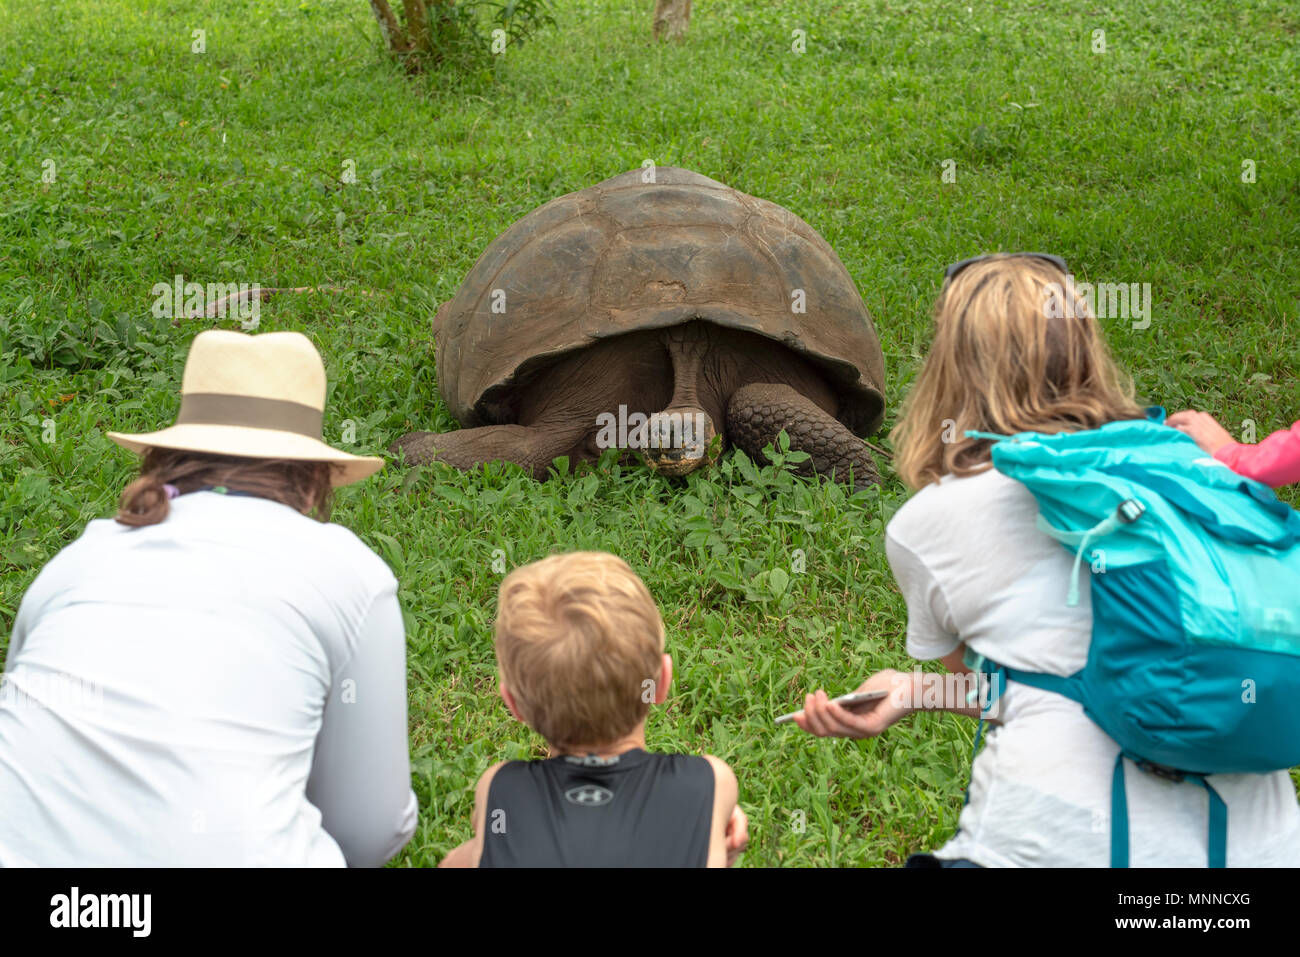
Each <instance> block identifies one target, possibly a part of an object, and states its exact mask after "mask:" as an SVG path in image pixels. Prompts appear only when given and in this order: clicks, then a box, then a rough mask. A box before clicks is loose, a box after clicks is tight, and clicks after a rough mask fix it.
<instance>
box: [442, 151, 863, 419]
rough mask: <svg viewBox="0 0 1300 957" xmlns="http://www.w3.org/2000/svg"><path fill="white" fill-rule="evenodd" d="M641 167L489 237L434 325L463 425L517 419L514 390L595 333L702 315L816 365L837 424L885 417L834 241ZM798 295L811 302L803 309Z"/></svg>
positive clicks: (714, 188) (777, 214)
mask: <svg viewBox="0 0 1300 957" xmlns="http://www.w3.org/2000/svg"><path fill="white" fill-rule="evenodd" d="M643 173H648V171H643V170H641V169H635V170H631V171H629V172H626V173H623V174H621V175H619V176H615V177H613V178H611V179H607V180H605V181H604V182H602V183H598V184H597V185H595V186H591V187H588V188H587V189H583V190H579V191H578V192H575V193H569V194H567V195H565V196H561V197H559V198H557V199H553V200H551V201H550V202H549V203H547V204H546V205H544V206H541V207H540V208H538V209H536V210H534V211H533V212H531V213H529V214H528V215H527V216H525V217H524V218H523V219H521V220H519V221H518V222H517V223H515V224H514V225H513V226H511V227H510V228H509V229H507V230H506V231H505V232H504V233H502V234H501V235H500V236H498V237H497V238H496V239H495V240H494V241H493V242H492V243H491V245H489V246H488V248H487V249H486V250H485V251H484V252H483V255H482V256H480V257H479V260H478V262H476V263H475V264H474V268H473V269H471V270H470V272H469V275H468V276H466V277H465V282H464V283H463V284H462V285H461V287H460V290H459V291H458V292H457V294H456V296H455V298H453V299H452V300H450V301H449V302H446V303H443V305H442V307H441V308H440V309H439V310H438V315H437V317H436V318H435V319H434V332H435V338H436V341H437V360H436V361H437V375H438V384H439V390H440V392H441V393H442V396H443V399H444V401H445V402H446V403H447V406H448V409H449V410H450V411H451V413H452V414H453V415H454V416H455V417H456V418H457V419H458V420H459V421H460V423H461V425H462V426H463V427H466V428H472V427H475V426H481V425H494V424H503V423H508V422H511V421H513V420H512V408H513V403H512V395H513V392H514V390H515V389H517V388H519V387H520V386H521V385H523V384H524V383H526V382H527V381H528V380H529V378H530V377H531V375H532V373H534V372H536V371H537V370H539V369H541V368H543V367H544V366H545V365H547V364H549V363H550V362H552V361H553V360H554V359H555V358H556V357H558V356H560V355H562V354H564V353H567V352H570V351H571V350H574V349H581V348H583V347H584V346H586V345H589V344H591V343H592V342H595V341H596V340H599V339H604V338H608V337H610V336H619V335H623V334H625V333H630V332H637V331H641V330H646V329H656V328H662V327H665V326H671V325H674V324H677V323H683V322H689V321H691V320H693V319H704V320H708V321H710V322H714V323H717V324H718V325H721V326H727V327H731V328H734V329H741V330H745V331H747V332H753V333H758V334H759V335H762V336H766V337H767V338H769V339H772V340H774V341H776V342H779V343H781V344H783V345H785V346H786V347H788V348H790V349H793V350H795V351H796V352H798V353H801V354H802V355H804V356H806V357H807V358H808V359H810V360H812V361H813V362H815V363H816V364H817V365H818V366H819V367H820V368H822V369H823V370H824V371H825V373H826V377H827V381H828V382H829V383H830V384H831V385H832V386H833V387H834V388H835V389H836V391H837V392H838V393H839V395H840V399H841V404H840V413H839V416H838V417H839V419H840V420H841V421H842V422H843V423H844V424H845V425H846V426H847V427H848V428H850V429H852V430H853V431H854V432H855V433H856V434H858V435H863V436H865V435H869V434H871V433H872V432H874V431H875V430H876V429H877V428H878V427H879V425H880V421H881V419H882V418H883V416H884V358H883V356H882V355H881V351H880V341H879V339H877V337H876V330H875V327H874V326H873V325H872V322H871V317H870V316H869V315H868V314H867V310H866V306H865V305H864V304H863V302H862V298H861V296H859V295H858V291H857V289H856V288H855V287H854V285H853V280H852V279H850V278H849V274H848V271H847V270H846V269H845V268H844V264H843V263H842V262H840V259H839V257H838V256H837V255H835V252H834V250H832V249H831V247H830V246H829V245H828V244H827V243H826V241H825V240H824V239H822V238H821V237H820V236H819V235H817V233H816V232H815V231H814V230H813V229H812V227H810V226H809V225H808V224H807V223H805V222H804V221H803V220H802V219H800V218H799V217H798V216H795V215H794V214H793V213H791V212H790V211H789V210H786V209H783V208H782V207H780V206H777V205H776V204H775V203H770V202H768V201H766V200H762V199H757V198H755V197H753V196H748V195H746V194H745V193H742V192H739V191H738V190H735V189H732V188H731V187H729V186H724V185H723V184H722V183H719V182H717V181H716V180H712V179H709V178H708V177H707V176H701V175H700V174H698V173H693V172H691V171H690V170H685V169H678V168H676V167H671V166H660V167H657V168H655V169H654V170H653V173H654V179H655V182H653V183H646V182H643V181H642V179H643ZM799 290H802V299H803V305H804V308H805V311H804V312H798V311H796V307H797V306H798V305H799V296H800V293H799V292H798V291H799Z"/></svg>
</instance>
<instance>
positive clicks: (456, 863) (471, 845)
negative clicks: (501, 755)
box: [438, 761, 505, 867]
mask: <svg viewBox="0 0 1300 957" xmlns="http://www.w3.org/2000/svg"><path fill="white" fill-rule="evenodd" d="M504 764H505V762H504V761H501V762H499V763H497V764H494V765H492V767H490V768H488V769H487V770H486V771H484V772H483V776H482V777H481V778H479V779H478V784H477V785H475V787H474V818H473V820H474V836H473V837H471V838H470V839H469V840H468V841H466V842H465V843H463V844H460V845H457V846H456V847H454V848H452V850H451V851H450V852H449V853H448V854H447V856H446V857H444V858H443V859H442V860H441V861H439V862H438V866H439V867H478V863H479V861H480V860H481V859H482V857H483V829H484V828H485V827H486V826H487V814H488V795H489V793H490V792H491V790H492V779H493V778H494V777H496V774H497V772H498V771H500V770H501V768H502V766H503V765H504Z"/></svg>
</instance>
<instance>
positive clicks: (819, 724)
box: [794, 643, 980, 738]
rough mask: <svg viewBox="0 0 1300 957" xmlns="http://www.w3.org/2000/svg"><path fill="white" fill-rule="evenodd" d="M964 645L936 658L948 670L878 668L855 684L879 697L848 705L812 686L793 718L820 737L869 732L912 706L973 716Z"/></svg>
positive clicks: (975, 712)
mask: <svg viewBox="0 0 1300 957" xmlns="http://www.w3.org/2000/svg"><path fill="white" fill-rule="evenodd" d="M965 653H966V645H965V644H964V643H963V644H960V645H958V646H957V647H956V649H954V650H953V651H952V652H950V653H949V654H947V655H945V656H944V657H943V658H942V659H941V660H942V661H943V664H944V666H945V667H946V668H947V669H948V670H949V672H950V673H951V675H955V676H957V678H958V679H959V680H955V681H954V680H951V678H950V676H949V675H941V674H934V673H931V672H926V671H894V670H893V669H892V668H889V669H886V670H884V671H878V672H876V673H875V674H874V675H872V676H871V677H870V678H868V679H867V680H866V681H864V682H862V684H861V685H859V686H858V688H857V690H858V691H888V692H889V694H888V695H887V696H886V697H884V698H881V699H880V700H879V701H876V702H873V703H869V704H868V705H866V706H865V707H862V708H858V709H855V710H853V711H850V710H849V709H847V708H844V707H843V706H841V705H838V704H835V703H834V702H833V701H831V700H830V698H829V696H827V694H826V692H825V691H823V690H822V689H820V688H818V689H817V691H816V692H814V693H813V694H810V695H808V696H807V697H806V698H805V699H804V709H803V711H801V712H800V713H799V714H797V715H795V719H794V721H795V724H797V725H799V727H800V728H802V729H803V730H805V731H807V732H808V733H809V734H815V735H817V736H818V737H823V738H827V737H829V738H874V737H875V736H876V735H878V734H880V733H881V732H883V731H884V730H885V729H886V728H888V727H889V726H890V725H892V724H894V723H895V722H897V721H899V720H901V719H902V718H904V717H906V716H907V715H909V714H911V713H912V712H914V711H951V712H953V713H954V714H964V715H966V716H967V717H971V718H978V717H979V716H980V708H979V705H978V704H968V703H967V702H966V694H967V692H968V691H970V689H971V688H973V687H975V685H974V681H975V676H974V673H973V672H971V671H969V670H968V669H967V668H966V666H965V665H964V664H963V663H962V658H963V656H964V655H965Z"/></svg>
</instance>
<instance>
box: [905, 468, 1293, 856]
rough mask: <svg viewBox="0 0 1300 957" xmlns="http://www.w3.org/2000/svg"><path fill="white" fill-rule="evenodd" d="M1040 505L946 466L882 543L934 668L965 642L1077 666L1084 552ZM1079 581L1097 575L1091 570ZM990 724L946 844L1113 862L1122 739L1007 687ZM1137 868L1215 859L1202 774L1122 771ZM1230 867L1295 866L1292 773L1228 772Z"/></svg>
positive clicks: (991, 651)
mask: <svg viewBox="0 0 1300 957" xmlns="http://www.w3.org/2000/svg"><path fill="white" fill-rule="evenodd" d="M1037 514H1038V505H1037V503H1036V502H1035V500H1034V498H1033V496H1032V495H1031V494H1030V492H1029V491H1028V489H1026V488H1025V487H1024V486H1023V485H1021V484H1020V483H1019V482H1016V481H1015V480H1013V479H1010V478H1007V477H1006V476H1004V475H1002V474H1001V473H999V472H996V471H994V470H992V469H990V470H988V471H986V472H982V473H980V474H978V475H974V476H969V477H965V478H954V477H953V476H951V475H948V476H945V477H944V479H943V480H942V481H941V482H940V483H938V484H935V485H929V486H927V487H925V488H923V489H922V490H921V491H919V492H917V493H916V495H914V496H913V497H912V498H911V499H910V500H909V501H908V502H907V503H906V504H905V505H904V506H903V507H902V508H901V509H899V511H898V513H897V514H896V515H895V516H894V518H893V520H892V521H891V522H890V523H889V527H888V528H887V529H886V535H885V547H886V551H887V554H888V556H889V562H890V565H891V566H892V567H893V570H894V576H895V578H897V580H898V584H899V588H900V589H901V590H902V593H903V597H904V598H905V599H906V600H907V613H908V621H907V652H908V654H909V655H911V656H912V657H913V658H917V659H920V660H922V661H927V660H931V659H936V658H942V657H944V656H946V655H948V654H950V653H951V652H953V651H954V650H955V649H956V648H957V646H958V645H959V644H960V643H962V642H965V643H966V644H967V646H969V647H970V648H973V649H974V650H975V651H976V652H977V653H979V654H982V655H985V656H987V657H988V658H990V659H992V660H994V661H996V662H999V663H1000V664H1004V665H1006V666H1008V667H1011V668H1022V669H1025V670H1028V671H1039V672H1047V673H1050V674H1057V675H1072V674H1074V673H1075V672H1076V671H1078V670H1079V669H1080V668H1082V667H1083V666H1084V664H1085V662H1086V660H1087V656H1088V646H1089V644H1090V642H1091V637H1092V604H1091V600H1090V598H1091V596H1090V595H1089V589H1088V587H1087V586H1088V583H1087V581H1083V582H1082V583H1081V585H1080V601H1079V604H1078V605H1077V606H1075V607H1073V608H1071V607H1069V606H1067V605H1066V603H1065V601H1066V593H1067V590H1068V588H1069V579H1070V569H1071V564H1072V562H1073V556H1072V555H1071V554H1070V553H1069V552H1068V551H1067V550H1066V549H1065V548H1063V547H1062V546H1061V545H1060V544H1059V543H1058V542H1056V541H1054V540H1053V539H1051V538H1049V537H1048V536H1047V535H1044V534H1043V533H1042V532H1040V531H1039V530H1038V529H1037V528H1036V527H1035V517H1036V515H1037ZM1081 574H1082V575H1084V576H1086V575H1088V574H1089V569H1088V566H1087V564H1086V563H1085V564H1084V565H1083V567H1082V571H1081ZM1001 709H1002V710H1001V721H1002V725H1001V726H1000V727H998V726H990V727H986V733H985V738H984V740H985V742H986V743H985V744H984V747H983V750H982V751H981V752H980V754H979V756H978V757H977V758H976V759H975V764H974V768H973V769H972V773H971V786H970V803H969V804H967V805H966V807H965V808H964V809H963V810H962V812H961V817H960V819H959V821H958V828H959V830H958V832H957V834H956V835H955V836H954V837H953V839H952V840H951V841H949V842H948V843H947V844H945V845H944V846H943V848H942V849H940V850H938V851H936V852H935V855H936V856H937V857H939V858H942V859H946V860H952V859H956V858H967V859H969V860H971V861H973V862H974V863H976V864H981V865H983V866H985V867H1030V866H1033V867H1042V866H1056V867H1089V866H1090V867H1106V866H1108V865H1109V863H1110V808H1111V778H1112V774H1113V773H1114V769H1115V758H1116V756H1117V755H1118V753H1119V746H1118V745H1117V744H1115V742H1114V741H1112V740H1111V739H1110V738H1109V737H1107V736H1106V734H1105V733H1104V732H1103V731H1102V730H1101V729H1100V728H1098V727H1097V725H1095V724H1094V723H1093V722H1092V721H1091V720H1090V719H1089V718H1088V717H1086V716H1085V715H1084V713H1083V708H1082V707H1081V706H1080V705H1079V704H1077V703H1075V702H1073V701H1070V700H1069V699H1067V698H1065V697H1063V696H1062V695H1058V694H1053V693H1051V692H1047V691H1041V690H1039V689H1037V688H1031V687H1028V686H1027V685H1023V684H1018V683H1016V682H1009V683H1008V686H1007V688H1006V690H1005V692H1004V694H1003V698H1002V701H1001ZM1125 778H1126V780H1127V794H1128V818H1129V847H1130V858H1129V860H1130V864H1131V865H1132V866H1134V867H1204V866H1206V863H1207V856H1206V854H1207V848H1206V843H1207V828H1208V821H1207V814H1208V801H1207V794H1206V792H1205V790H1204V789H1203V788H1201V787H1199V786H1198V785H1196V784H1193V783H1182V784H1178V783H1174V782H1170V781H1165V780H1162V779H1160V778H1157V777H1155V776H1153V775H1150V774H1147V773H1144V772H1142V771H1140V770H1138V769H1137V768H1136V767H1134V766H1133V765H1132V764H1127V763H1126V766H1125ZM1208 780H1209V783H1210V784H1211V785H1213V786H1214V788H1215V790H1217V791H1218V792H1219V794H1220V795H1221V796H1222V797H1223V800H1224V802H1225V803H1226V804H1227V806H1228V865H1229V866H1230V867H1262V866H1290V867H1295V866H1297V865H1300V802H1297V800H1296V790H1295V787H1294V785H1293V784H1292V782H1291V779H1290V776H1289V774H1288V773H1287V772H1286V771H1278V772H1275V773H1272V774H1222V775H1214V776H1212V777H1210V778H1209V779H1208Z"/></svg>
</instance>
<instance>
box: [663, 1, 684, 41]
mask: <svg viewBox="0 0 1300 957" xmlns="http://www.w3.org/2000/svg"><path fill="white" fill-rule="evenodd" d="M690 22H691V0H655V39H656V40H662V39H664V38H665V37H667V38H668V39H670V40H681V39H682V38H683V37H685V36H686V28H687V26H689V25H690Z"/></svg>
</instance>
